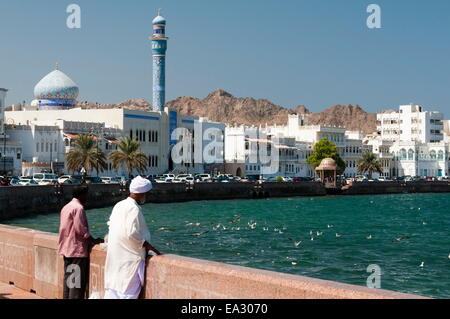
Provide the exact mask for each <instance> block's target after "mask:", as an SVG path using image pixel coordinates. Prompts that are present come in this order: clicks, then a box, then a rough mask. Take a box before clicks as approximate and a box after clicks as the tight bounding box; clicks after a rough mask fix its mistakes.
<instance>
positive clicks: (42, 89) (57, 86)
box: [34, 70, 79, 99]
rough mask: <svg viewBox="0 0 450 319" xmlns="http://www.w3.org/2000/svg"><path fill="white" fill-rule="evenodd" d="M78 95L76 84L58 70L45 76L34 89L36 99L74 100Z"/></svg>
mask: <svg viewBox="0 0 450 319" xmlns="http://www.w3.org/2000/svg"><path fill="white" fill-rule="evenodd" d="M78 93H79V89H78V86H77V85H76V83H75V82H74V81H72V79H71V78H69V77H68V76H67V75H66V74H64V73H63V72H61V71H59V70H54V71H52V72H50V73H49V74H47V75H46V76H45V77H44V78H42V80H40V81H39V83H38V84H36V86H35V87H34V96H35V98H36V99H76V98H77V97H78Z"/></svg>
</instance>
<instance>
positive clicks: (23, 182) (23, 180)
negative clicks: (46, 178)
mask: <svg viewBox="0 0 450 319" xmlns="http://www.w3.org/2000/svg"><path fill="white" fill-rule="evenodd" d="M19 184H20V185H22V186H29V185H38V183H37V182H36V181H35V180H34V179H32V178H21V179H20V180H19Z"/></svg>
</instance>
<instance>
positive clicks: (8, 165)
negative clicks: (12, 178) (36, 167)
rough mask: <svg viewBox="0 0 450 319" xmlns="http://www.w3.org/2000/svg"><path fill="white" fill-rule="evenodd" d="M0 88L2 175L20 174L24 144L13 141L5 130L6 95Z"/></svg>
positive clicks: (0, 161)
mask: <svg viewBox="0 0 450 319" xmlns="http://www.w3.org/2000/svg"><path fill="white" fill-rule="evenodd" d="M7 92H8V90H6V89H3V88H0V143H1V144H0V175H2V174H3V175H11V174H20V172H21V162H22V143H21V142H20V141H17V140H13V139H11V137H10V135H9V132H8V131H7V130H6V129H5V106H6V103H5V101H6V93H7Z"/></svg>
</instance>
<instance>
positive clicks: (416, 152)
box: [364, 104, 450, 177]
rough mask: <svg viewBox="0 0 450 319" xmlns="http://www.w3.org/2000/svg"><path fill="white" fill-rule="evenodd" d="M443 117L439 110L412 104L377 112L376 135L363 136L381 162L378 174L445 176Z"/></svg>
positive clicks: (446, 146)
mask: <svg viewBox="0 0 450 319" xmlns="http://www.w3.org/2000/svg"><path fill="white" fill-rule="evenodd" d="M443 118H444V115H443V114H442V113H441V112H435V111H425V110H424V108H423V107H422V106H419V105H414V104H411V105H402V106H400V107H399V111H398V112H383V113H379V114H377V120H378V132H377V133H378V134H377V135H371V136H367V137H366V139H365V141H364V144H366V145H368V146H369V147H370V148H371V150H372V151H373V152H374V153H375V154H376V155H377V156H378V158H379V160H380V162H381V163H382V167H383V173H382V174H381V175H382V176H386V177H398V176H420V177H443V176H449V175H450V172H449V139H448V137H447V134H446V133H445V132H444V129H445V124H447V122H446V121H444V120H443ZM376 175H378V174H376ZM376 175H375V176H376Z"/></svg>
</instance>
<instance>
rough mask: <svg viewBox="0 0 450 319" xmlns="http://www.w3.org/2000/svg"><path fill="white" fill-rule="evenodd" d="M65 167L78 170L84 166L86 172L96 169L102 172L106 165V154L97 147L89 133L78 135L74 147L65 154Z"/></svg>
mask: <svg viewBox="0 0 450 319" xmlns="http://www.w3.org/2000/svg"><path fill="white" fill-rule="evenodd" d="M66 163H67V169H68V170H69V171H73V172H75V171H78V170H79V169H80V168H81V167H84V169H85V171H86V173H88V172H90V171H92V170H94V169H95V170H96V171H97V173H98V172H99V171H101V172H103V171H104V170H105V169H106V167H107V165H106V156H105V153H103V152H102V151H101V150H99V149H98V145H97V143H96V142H95V141H94V139H93V137H92V136H90V135H86V134H82V135H79V136H78V138H77V139H76V140H75V143H74V147H73V148H72V149H70V151H69V152H68V153H67V154H66Z"/></svg>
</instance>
